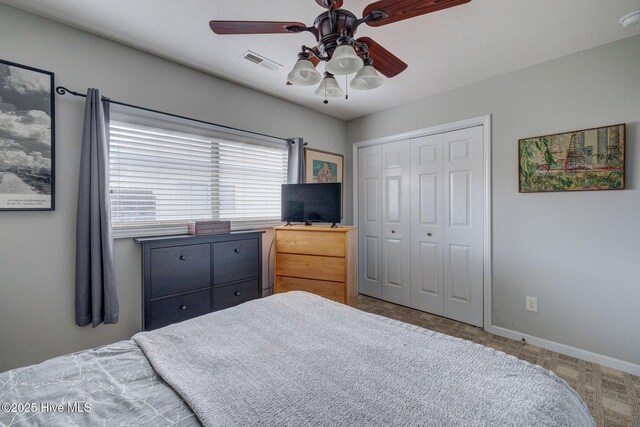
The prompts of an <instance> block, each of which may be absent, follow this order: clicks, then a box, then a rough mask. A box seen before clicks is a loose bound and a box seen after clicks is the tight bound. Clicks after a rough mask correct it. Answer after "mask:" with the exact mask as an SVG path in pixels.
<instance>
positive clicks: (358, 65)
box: [209, 0, 471, 104]
mask: <svg viewBox="0 0 640 427" xmlns="http://www.w3.org/2000/svg"><path fill="white" fill-rule="evenodd" d="M315 1H316V3H318V4H319V5H320V6H322V7H324V8H325V9H327V11H326V12H324V13H321V14H320V15H318V17H317V18H316V19H315V21H314V22H313V25H312V26H310V27H308V26H306V25H305V24H304V23H302V22H284V21H218V20H213V21H210V22H209V26H210V27H211V30H212V31H213V32H214V33H216V34H277V33H285V34H286V33H291V34H296V33H302V32H305V31H306V32H309V33H311V34H313V35H314V37H315V38H316V41H317V44H316V46H313V47H307V46H304V45H303V46H302V48H301V51H300V53H299V54H298V61H297V62H296V65H295V66H294V68H293V70H292V71H291V72H290V73H289V75H288V76H287V79H288V81H287V84H293V85H298V86H311V85H314V84H316V83H318V82H320V80H322V83H321V84H320V86H319V87H318V89H317V90H316V92H315V93H316V95H319V96H324V98H325V100H324V102H325V104H326V103H328V101H327V98H328V97H329V98H332V97H340V96H342V95H344V92H343V91H342V89H341V88H340V86H339V85H338V83H337V82H336V80H335V78H334V75H347V74H352V73H357V74H356V76H355V77H354V78H353V79H352V81H351V85H350V86H351V87H352V88H354V89H358V90H369V89H375V88H376V87H378V86H380V85H381V84H382V78H380V76H378V74H377V73H376V70H377V71H379V72H380V73H381V74H383V75H385V76H386V77H389V78H391V77H395V76H397V75H398V74H400V73H402V72H403V71H404V70H406V69H407V67H408V65H407V64H406V63H404V62H403V61H402V60H401V59H399V58H398V57H396V56H395V55H394V54H392V53H391V52H389V51H388V50H387V49H385V48H384V47H382V46H381V45H380V44H378V43H376V42H375V41H374V40H372V39H371V38H369V37H360V38H357V39H356V38H355V34H356V31H357V30H358V27H359V26H360V25H362V24H367V25H369V26H371V27H380V26H382V25H387V24H392V23H394V22H398V21H403V20H405V19H409V18H414V17H416V16H420V15H426V14H428V13H431V12H437V11H439V10H442V9H446V8H449V7H454V6H459V5H462V4H465V3H468V2H470V1H471V0H380V1H376V2H374V3H371V4H370V5H368V6H367V7H365V9H364V11H363V12H362V18H357V17H356V15H355V14H353V13H352V12H350V11H348V10H346V9H341V7H342V5H343V0H315ZM321 61H325V62H326V63H327V64H326V67H325V73H324V79H322V76H321V75H320V73H319V72H318V71H317V70H316V67H317V65H318V64H319V63H320V62H321Z"/></svg>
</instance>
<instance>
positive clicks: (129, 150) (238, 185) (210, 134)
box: [109, 114, 287, 237]
mask: <svg viewBox="0 0 640 427" xmlns="http://www.w3.org/2000/svg"><path fill="white" fill-rule="evenodd" d="M185 122H186V123H185ZM194 123H197V122H194ZM109 129H110V133H111V135H110V152H109V159H110V170H109V172H110V177H109V180H110V182H109V184H110V193H111V218H112V224H113V229H114V236H116V237H124V236H134V235H151V234H166V233H169V232H182V233H183V232H186V223H187V222H188V221H193V220H202V219H222V220H230V221H232V222H233V226H234V228H242V227H243V226H246V227H256V226H266V225H274V224H276V223H279V222H280V191H281V185H282V184H284V183H286V180H287V147H286V145H285V143H284V142H281V143H274V142H269V141H261V140H255V141H252V140H247V138H246V137H245V136H241V135H233V134H229V133H224V134H223V133H221V132H219V131H216V130H215V129H211V128H203V127H201V126H196V125H193V124H191V125H190V124H189V123H188V122H187V121H182V123H175V122H174V121H173V120H167V121H163V120H158V119H157V118H154V119H148V118H139V117H130V116H128V115H126V114H112V119H111V120H110V123H109Z"/></svg>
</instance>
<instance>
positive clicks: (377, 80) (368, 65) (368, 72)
mask: <svg viewBox="0 0 640 427" xmlns="http://www.w3.org/2000/svg"><path fill="white" fill-rule="evenodd" d="M349 86H351V88H352V89H356V90H371V89H375V88H377V87H380V86H382V77H380V76H379V75H378V73H377V72H376V69H375V68H373V61H372V60H371V59H369V58H367V59H365V60H364V67H362V68H361V69H360V71H358V73H357V74H356V76H355V77H354V78H353V80H351V84H350V85H349Z"/></svg>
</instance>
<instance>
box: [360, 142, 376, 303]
mask: <svg viewBox="0 0 640 427" xmlns="http://www.w3.org/2000/svg"><path fill="white" fill-rule="evenodd" d="M381 193H382V148H381V146H380V145H375V146H371V147H366V148H361V149H359V150H358V194H359V197H358V236H359V248H360V250H359V251H358V253H359V256H358V272H359V273H358V274H359V278H358V283H359V291H360V293H362V294H365V295H369V296H372V297H375V298H382V265H381V264H382V263H381V259H382V195H381Z"/></svg>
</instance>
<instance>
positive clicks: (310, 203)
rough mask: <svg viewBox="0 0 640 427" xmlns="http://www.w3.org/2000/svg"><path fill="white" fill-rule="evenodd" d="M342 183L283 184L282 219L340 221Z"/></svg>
mask: <svg viewBox="0 0 640 427" xmlns="http://www.w3.org/2000/svg"><path fill="white" fill-rule="evenodd" d="M341 187H342V185H341V184H340V183H328V184H283V185H282V221H285V222H287V223H292V222H304V223H305V224H309V225H310V224H311V223H312V222H327V223H331V224H334V225H335V224H336V223H338V222H340V208H341V200H342V198H341V191H342V188H341Z"/></svg>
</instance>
